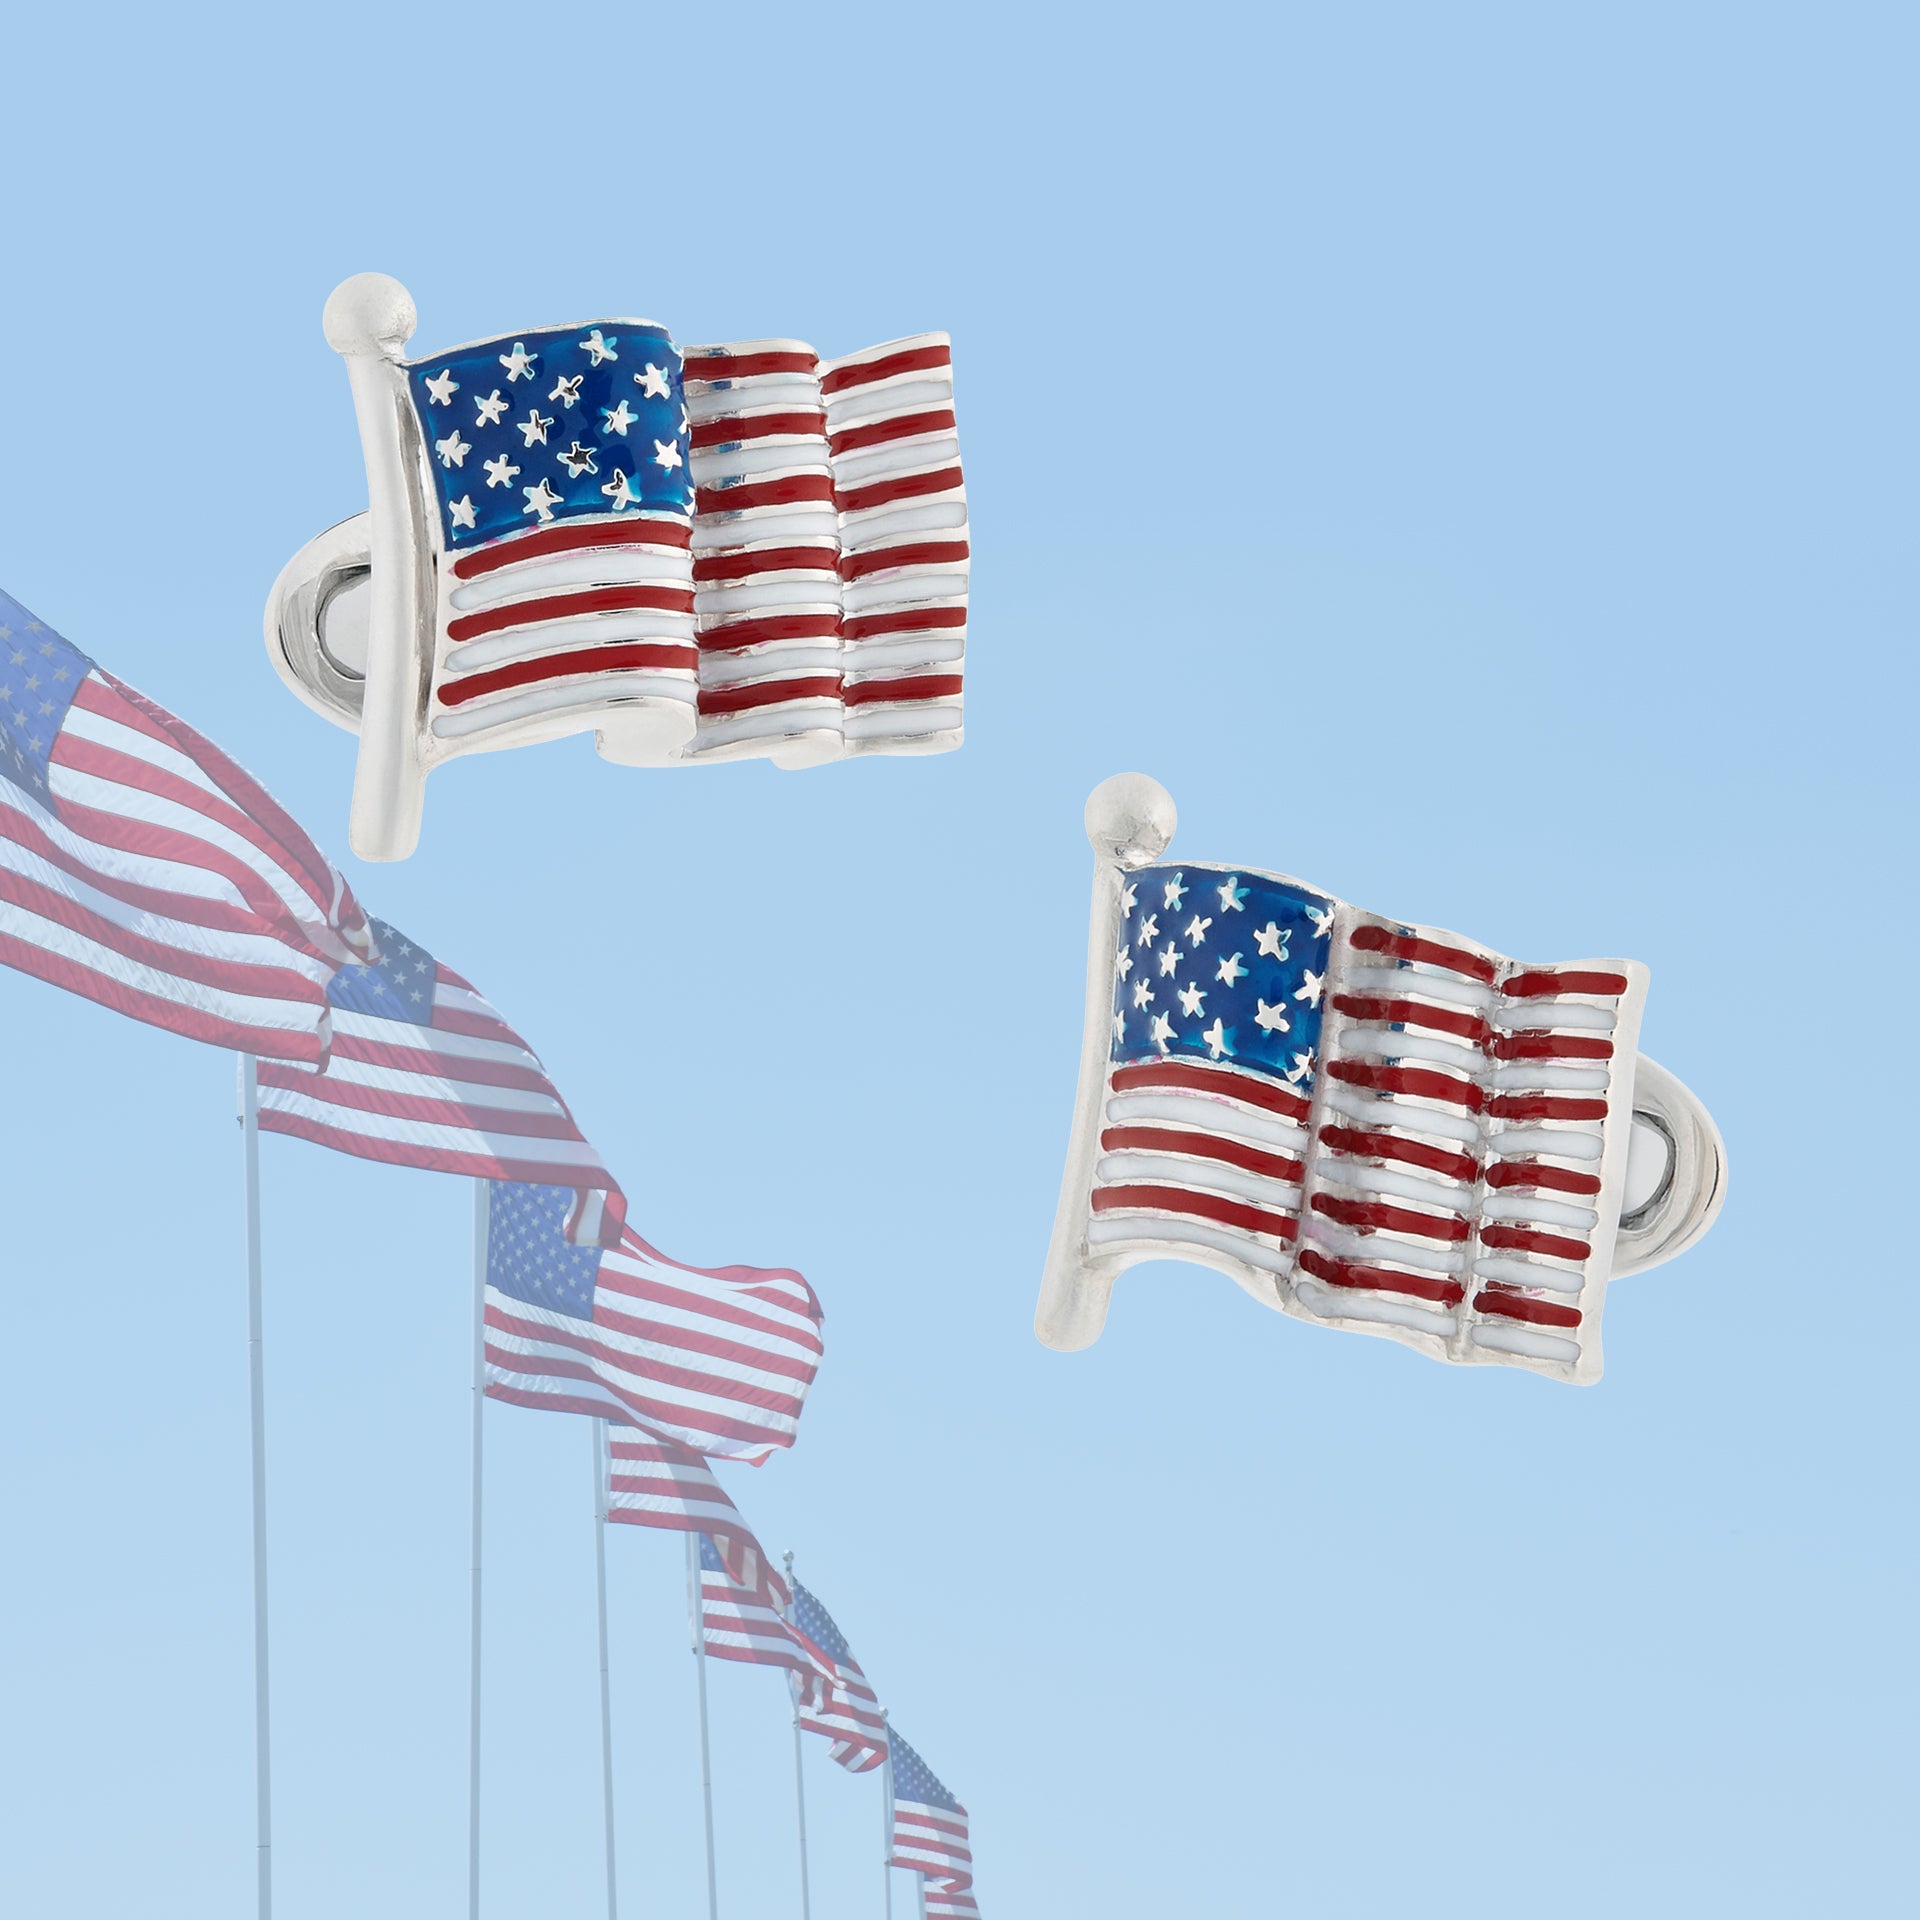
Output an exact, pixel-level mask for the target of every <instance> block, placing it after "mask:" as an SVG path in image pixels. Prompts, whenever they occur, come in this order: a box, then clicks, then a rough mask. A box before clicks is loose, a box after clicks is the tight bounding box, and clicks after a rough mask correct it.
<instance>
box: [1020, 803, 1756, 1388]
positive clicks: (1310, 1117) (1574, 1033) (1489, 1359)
mask: <svg viewBox="0 0 1920 1920" xmlns="http://www.w3.org/2000/svg"><path fill="white" fill-rule="evenodd" d="M1086 821H1087V837H1088V838H1089V839H1090V840H1091V841H1092V842H1093V846H1094V852H1095V870H1094V884H1093V917H1092V925H1091V929H1090V932H1089V936H1088V948H1087V1006H1086V1026H1085V1030H1084V1037H1083V1041H1082V1048H1081V1056H1080V1084H1079V1092H1078V1097H1077V1101H1076V1105H1075V1110H1074V1120H1073V1133H1072V1137H1071V1139H1070V1141H1069V1144H1068V1149H1067V1166H1066V1175H1065V1179H1064V1182H1063V1184H1062V1187H1061V1193H1060V1207H1059V1212H1058V1215H1057V1216H1056V1219H1055V1224H1054V1231H1053V1243H1052V1246H1051V1248H1050V1250H1049V1252H1048V1256H1047V1266H1046V1273H1045V1276H1044V1278H1043V1280H1042V1283H1041V1290H1040V1304H1039V1311H1038V1313H1037V1315H1036V1316H1035V1329H1036V1331H1037V1332H1038V1334H1039V1336H1040V1338H1041V1339H1042V1340H1043V1341H1044V1342H1045V1343H1046V1344H1047V1345H1048V1346H1052V1347H1059V1348H1068V1349H1070V1348H1077V1347H1084V1346H1088V1345H1090V1344H1091V1343H1092V1342H1093V1341H1094V1340H1096V1339H1098V1338H1099V1335H1100V1330H1101V1327H1102V1326H1103V1324H1104V1323H1105V1320H1106V1313H1107V1301H1108V1297H1109V1295H1110V1293H1111V1291H1112V1287H1113V1282H1114V1280H1115V1279H1116V1278H1117V1277H1118V1276H1119V1275H1120V1274H1121V1273H1122V1272H1124V1271H1125V1270H1126V1268H1128V1267H1130V1266H1132V1265H1134V1264H1135V1263H1137V1262H1139V1261H1142V1260H1156V1259H1160V1260H1164V1259H1176V1260H1189V1261H1194V1262H1197V1263H1198V1264H1200V1265H1202V1266H1209V1267H1214V1268H1217V1269H1219V1270H1220V1271H1221V1272H1223V1273H1226V1274H1228V1275H1230V1276H1231V1277H1232V1278H1233V1279H1235V1280H1237V1281H1238V1282H1239V1283H1240V1285H1241V1286H1243V1287H1244V1288H1245V1289H1246V1290H1247V1291H1248V1292H1249V1293H1251V1294H1252V1295H1253V1296H1254V1297H1255V1298H1256V1299H1257V1300H1260V1301H1262V1302H1263V1303H1264V1304H1265V1305H1267V1306H1270V1307H1275V1308H1278V1309H1279V1310H1280V1311H1281V1312H1283V1313H1289V1314H1293V1315H1295V1316H1297V1317H1298V1318H1300V1319H1304V1320H1314V1321H1318V1322H1320V1323H1322V1324H1324V1325H1327V1326H1335V1327H1345V1328H1348V1329H1350V1330H1352V1331H1355V1332H1360V1333H1374V1334H1383V1335H1385V1336H1386V1337H1387V1338H1389V1339H1393V1340H1399V1341H1402V1342H1404V1343H1405V1344H1406V1345H1408V1346H1413V1347H1418V1348H1419V1349H1420V1350H1421V1351H1422V1352H1424V1353H1427V1354H1430V1355H1432V1356H1433V1357H1434V1358H1435V1359H1440V1360H1447V1361H1452V1362H1455V1363H1465V1364H1483V1365H1496V1366H1517V1367H1524V1368H1528V1369H1530V1370H1532V1371H1533V1372H1536V1373H1545V1374H1550V1375H1552V1376H1553V1377H1555V1378H1557V1379H1562V1380H1571V1381H1577V1382H1583V1383H1585V1382H1591V1381H1594V1380H1597V1379H1598V1378H1599V1377H1600V1369H1601V1351H1600V1320H1601V1310H1602V1308H1603V1306H1604V1304H1605V1300H1606V1291H1607V1282H1608V1281H1609V1280H1610V1279H1613V1278H1617V1277H1618V1276H1619V1275H1621V1274H1625V1273H1633V1272H1637V1271H1638V1270H1640V1269H1641V1268H1644V1267H1651V1266H1656V1265H1658V1264H1659V1263H1660V1262H1662V1261H1665V1260H1670V1259H1672V1258H1673V1257H1674V1256H1675V1255H1676V1254H1678V1253H1680V1252H1682V1251H1683V1250H1684V1249H1685V1248H1687V1247H1689V1246H1691V1245H1692V1244H1693V1243H1694V1241H1696V1240H1698V1239H1699V1238H1700V1236H1701V1235H1702V1234H1703V1233H1705V1232H1706V1230H1707V1229H1708V1227H1709V1226H1711V1225H1712V1224H1713V1220H1714V1218H1715V1216H1716V1215H1717V1214H1718V1212H1719V1210H1720V1206H1721V1202H1722V1200H1723V1199H1724V1197H1725V1193H1726V1155H1725V1150H1724V1148H1723V1147H1722V1145H1721V1141H1720V1135H1719V1133H1718V1131H1717V1130H1716V1129H1715V1127H1714V1124H1713V1121H1712V1120H1711V1118H1709V1116H1708V1114H1707V1112H1706V1109H1705V1108H1704V1107H1702V1106H1701V1104H1700V1102H1699V1101H1698V1100H1697V1099H1695V1098H1694V1096H1693V1095H1692V1094H1691V1093H1689V1092H1688V1090H1687V1089H1686V1088H1685V1087H1684V1086H1682V1085H1681V1084H1680V1082H1679V1081H1678V1080H1676V1079H1675V1078H1674V1077H1673V1075H1672V1074H1670V1073H1668V1072H1667V1071H1666V1070H1665V1069H1664V1068H1662V1067H1660V1066H1658V1065H1656V1064H1655V1063H1654V1062H1653V1061H1651V1060H1649V1059H1647V1058H1646V1057H1645V1056H1644V1055H1641V1054H1639V1053H1637V1051H1636V1045H1635V1043H1636V1041H1637V1038H1638V1034H1639V1027H1640V1011H1641V1005H1642V1002H1643V1001H1644V999H1645V996H1646V989H1647V970H1646V968H1645V967H1643V966H1641V965H1639V964H1638V963H1637V962H1635V961H1631V960H1576V961H1568V962H1563V963H1560V964H1556V965H1551V966H1542V965H1533V964H1528V963H1523V962H1520V961H1516V960H1512V959H1509V958H1508V957H1507V956H1506V955H1504V954H1499V953H1495V952H1493V951H1492V950H1491V949H1490V948H1487V947H1484V946H1481V945H1479V944H1478V943H1476V942H1474V941H1471V940H1466V939H1463V938H1462V937H1461V936H1460V935H1458V934H1454V933H1446V932H1442V931H1440V930H1438V929H1436V928H1432V927H1419V926H1411V925H1408V924H1406V923H1405V922H1402V921H1398V920H1392V919H1388V918H1385V917H1383V916H1381V915H1379V914H1374V913H1368V912H1366V911H1364V910H1363V909H1361V908H1358V907H1355V906H1352V905H1350V904H1349V903H1348V902H1346V901H1344V900H1338V899H1335V898H1334V897H1333V896H1331V895H1329V894H1325V893H1322V892H1320V891H1318V890H1317V889H1315V888H1313V887H1309V886H1307V885H1305V884H1303V883H1302V882H1300V881H1298V880H1294V879H1291V878H1289V877H1288V876H1286V875H1284V874H1276V873H1266V872H1259V871H1256V870H1254V869H1252V868H1247V867H1232V868H1229V867H1222V866H1215V865H1198V864H1195V863H1192V862H1181V863H1178V864H1176V863H1174V862H1171V861H1168V860H1166V859H1164V858H1163V856H1164V854H1165V852H1166V849H1167V846H1168V844H1169V843H1170V842H1171V840H1172V838H1173V832H1174V825H1175V813H1174V805H1173V801H1172V798H1171V797H1170V796H1169V795H1168V793H1167V791H1166V789H1165V788H1164V787H1162V786H1160V785H1159V784H1158V783H1157V782H1156V781H1153V780H1150V779H1148V778H1146V777H1145V776H1144V775H1142V774H1118V775H1116V776H1115V777H1114V778H1112V779H1110V780H1107V781H1105V782H1103V783H1102V784H1101V785H1100V786H1099V787H1097V788H1095V789H1094V792H1093V795H1092V797H1091V798H1090V799H1089V800H1088V802H1087V813H1086Z"/></svg>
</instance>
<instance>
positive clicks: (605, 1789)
mask: <svg viewBox="0 0 1920 1920" xmlns="http://www.w3.org/2000/svg"><path fill="white" fill-rule="evenodd" d="M593 1572H594V1582H595V1587H596V1590H597V1592H598V1593H599V1596H600V1797H601V1803H602V1818H603V1820H604V1822H605V1825H606V1832H607V1920H620V1894H619V1883H618V1881H617V1880H616V1878H615V1874H614V1861H613V1689H612V1686H611V1684H610V1682H609V1680H608V1677H607V1423H606V1422H605V1421H604V1420H596V1421H594V1423H593Z"/></svg>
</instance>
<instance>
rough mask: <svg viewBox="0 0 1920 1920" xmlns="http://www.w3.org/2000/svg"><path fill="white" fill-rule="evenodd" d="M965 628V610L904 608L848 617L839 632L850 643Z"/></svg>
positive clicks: (843, 621) (963, 608)
mask: <svg viewBox="0 0 1920 1920" xmlns="http://www.w3.org/2000/svg"><path fill="white" fill-rule="evenodd" d="M966 624H967V610H966V608H965V607H904V608H902V609H901V610H900V612H898V613H855V614H848V615H847V616H846V618H845V619H843V620H842V621H841V623H840V631H841V632H842V633H843V634H844V635H845V636H846V637H847V638H848V639H849V640H871V639H873V638H874V637H875V636H876V635H879V634H892V633H946V632H949V631H958V630H959V629H960V628H962V627H964V626H965V625H966Z"/></svg>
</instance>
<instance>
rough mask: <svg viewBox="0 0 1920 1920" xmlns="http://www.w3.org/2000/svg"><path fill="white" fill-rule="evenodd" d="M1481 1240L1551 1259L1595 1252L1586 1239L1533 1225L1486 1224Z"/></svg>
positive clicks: (1492, 1244)
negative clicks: (1570, 1236)
mask: <svg viewBox="0 0 1920 1920" xmlns="http://www.w3.org/2000/svg"><path fill="white" fill-rule="evenodd" d="M1480 1240H1481V1243H1482V1245H1484V1246H1489V1247H1505V1248H1507V1249H1509V1250H1510V1251H1512V1252H1514V1253H1540V1254H1545V1255H1546V1256H1547V1258H1548V1259H1550V1260H1584V1259H1586V1258H1587V1256H1588V1255H1589V1254H1590V1253H1592V1252H1593V1249H1592V1248H1591V1247H1590V1246H1588V1244H1587V1243H1586V1242H1585V1241H1584V1240H1572V1239H1569V1238H1568V1237H1567V1236H1566V1235H1565V1234H1562V1233H1541V1232H1540V1231H1538V1230H1537V1229H1536V1228H1533V1227H1505V1226H1486V1227H1482V1228H1481V1229H1480Z"/></svg>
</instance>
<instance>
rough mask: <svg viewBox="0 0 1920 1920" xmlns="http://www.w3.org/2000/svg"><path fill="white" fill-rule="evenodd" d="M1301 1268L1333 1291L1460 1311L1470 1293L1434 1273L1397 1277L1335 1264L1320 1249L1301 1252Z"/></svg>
mask: <svg viewBox="0 0 1920 1920" xmlns="http://www.w3.org/2000/svg"><path fill="white" fill-rule="evenodd" d="M1300 1265H1301V1267H1302V1268H1303V1269H1305V1271H1306V1272H1308V1273H1310V1274H1312V1275H1313V1277H1314V1278H1315V1279H1316V1280H1324V1281H1325V1282H1326V1283H1327V1285H1328V1286H1330V1287H1352V1288H1355V1289H1357V1290H1359V1291H1361V1292H1365V1293H1404V1294H1407V1295H1408V1296H1410V1297H1411V1298H1412V1299H1415V1300H1431V1301H1433V1302H1435V1303H1436V1304H1437V1305H1439V1306H1443V1307H1457V1306H1458V1305H1459V1304H1460V1302H1461V1301H1462V1300H1463V1299H1465V1298H1466V1292H1467V1290H1466V1288H1465V1287H1463V1286H1462V1285H1461V1284H1460V1282H1459V1281H1458V1280H1447V1279H1444V1278H1442V1277H1441V1276H1440V1275H1438V1274H1431V1273H1396V1272H1395V1271H1394V1269H1393V1268H1391V1267H1374V1266H1368V1265H1365V1264H1364V1263H1362V1262H1360V1261H1355V1260H1333V1259H1329V1258H1328V1256H1327V1255H1326V1254H1324V1253H1322V1252H1320V1250H1319V1249H1318V1248H1317V1247H1305V1248H1303V1249H1302V1250H1301V1253H1300Z"/></svg>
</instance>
